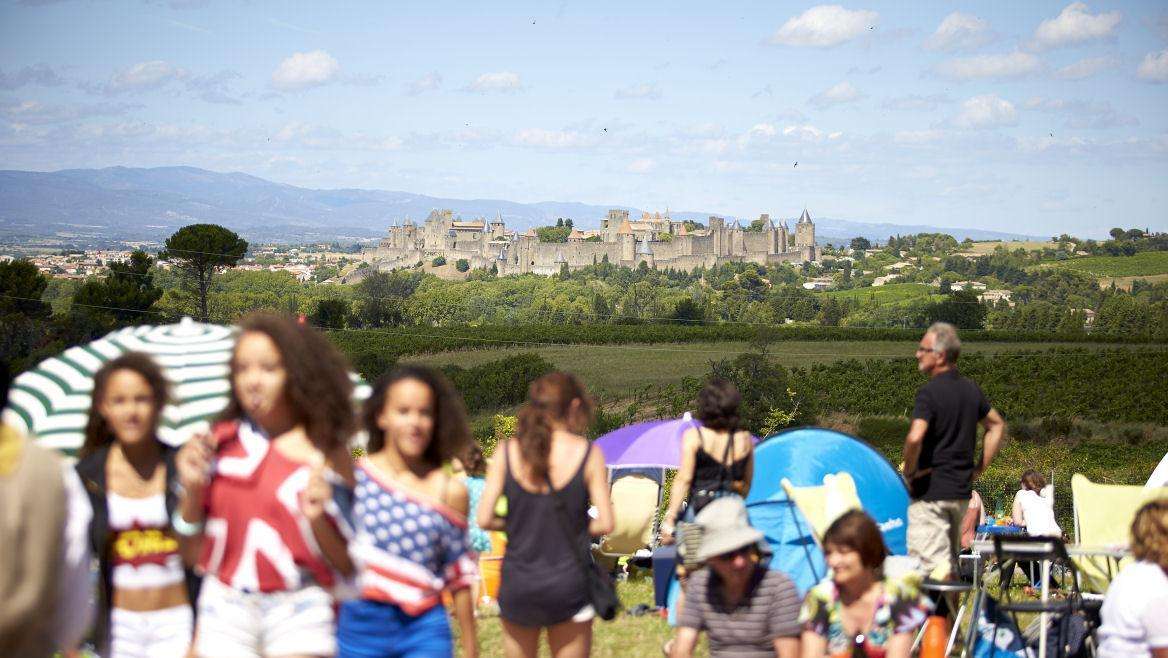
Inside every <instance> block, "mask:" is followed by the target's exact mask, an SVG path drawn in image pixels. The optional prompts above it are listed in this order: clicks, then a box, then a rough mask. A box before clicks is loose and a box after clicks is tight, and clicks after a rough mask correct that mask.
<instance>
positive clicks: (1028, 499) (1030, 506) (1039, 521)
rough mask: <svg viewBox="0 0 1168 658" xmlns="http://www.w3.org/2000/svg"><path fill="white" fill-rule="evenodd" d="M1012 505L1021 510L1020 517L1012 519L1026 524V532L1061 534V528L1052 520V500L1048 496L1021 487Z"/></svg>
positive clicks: (1036, 535) (1047, 534)
mask: <svg viewBox="0 0 1168 658" xmlns="http://www.w3.org/2000/svg"><path fill="white" fill-rule="evenodd" d="M1014 506H1015V507H1018V508H1021V510H1022V518H1021V519H1014V521H1015V522H1018V521H1019V520H1021V521H1022V524H1023V525H1025V526H1026V534H1028V535H1031V536H1033V537H1061V536H1062V534H1063V531H1062V528H1060V527H1059V525H1058V522H1057V521H1055V520H1054V501H1053V500H1051V499H1050V498H1046V497H1043V496H1040V495H1038V494H1037V493H1036V492H1034V491H1030V490H1029V489H1023V490H1021V491H1019V492H1018V493H1017V494H1016V495H1015V496H1014Z"/></svg>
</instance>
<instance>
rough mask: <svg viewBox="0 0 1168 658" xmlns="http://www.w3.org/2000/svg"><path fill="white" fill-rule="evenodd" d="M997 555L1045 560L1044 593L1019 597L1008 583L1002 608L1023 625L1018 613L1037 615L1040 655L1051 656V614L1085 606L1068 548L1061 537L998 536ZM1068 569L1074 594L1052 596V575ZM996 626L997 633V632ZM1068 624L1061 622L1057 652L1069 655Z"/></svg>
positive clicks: (1005, 560)
mask: <svg viewBox="0 0 1168 658" xmlns="http://www.w3.org/2000/svg"><path fill="white" fill-rule="evenodd" d="M993 539H994V555H995V557H996V558H997V560H998V564H1000V565H1006V564H1013V563H1015V562H1019V561H1025V560H1034V561H1038V562H1040V563H1041V565H1042V566H1041V571H1042V578H1043V581H1042V595H1041V598H1040V600H1038V601H1025V600H1016V599H1014V598H1013V596H1012V595H1011V593H1010V588H1009V587H1008V586H1004V587H1002V590H1001V605H999V606H998V607H999V609H1000V610H1002V611H1003V612H1006V613H1007V614H1009V615H1010V617H1011V618H1012V619H1013V620H1014V624H1015V625H1017V626H1018V627H1019V628H1022V624H1021V623H1019V620H1018V616H1019V615H1020V614H1023V613H1025V614H1037V615H1038V616H1039V617H1038V620H1039V623H1038V634H1039V635H1038V656H1039V658H1046V656H1047V655H1048V653H1047V652H1048V649H1049V647H1048V646H1047V626H1048V621H1049V620H1050V615H1058V616H1059V618H1060V620H1061V617H1063V616H1067V615H1070V614H1072V613H1073V612H1075V611H1076V610H1079V609H1081V608H1082V593H1081V592H1080V591H1079V572H1078V570H1077V569H1076V568H1075V563H1074V561H1073V560H1071V558H1070V556H1069V555H1067V547H1066V545H1065V544H1064V543H1063V541H1062V540H1061V539H1058V538H1056V537H1028V536H1025V535H994V538H993ZM1056 567H1059V568H1062V569H1065V570H1066V572H1067V573H1068V575H1069V576H1070V578H1069V581H1070V594H1069V596H1067V597H1066V598H1058V599H1051V598H1050V583H1049V575H1050V572H1051V570H1052V569H1054V568H1056ZM996 630H997V629H996V627H995V632H996ZM1066 631H1067V625H1066V624H1064V623H1059V624H1058V634H1057V637H1058V643H1059V647H1061V649H1059V650H1058V653H1057V654H1055V655H1065V648H1066V644H1067V634H1066Z"/></svg>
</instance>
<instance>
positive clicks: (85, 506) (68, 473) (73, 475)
mask: <svg viewBox="0 0 1168 658" xmlns="http://www.w3.org/2000/svg"><path fill="white" fill-rule="evenodd" d="M61 478H62V481H63V484H64V487H65V501H66V506H67V509H66V512H65V532H64V534H63V535H62V539H63V541H62V542H61V555H60V558H59V560H60V565H61V570H60V576H59V580H58V583H59V584H58V585H57V617H56V624H55V626H56V631H55V633H54V636H55V637H56V639H57V646H58V647H62V648H66V649H72V648H74V647H76V646H77V645H78V644H80V643H81V639H82V638H83V637H84V636H85V631H86V630H87V629H88V628H89V625H90V622H92V621H93V611H94V609H95V605H94V601H93V578H92V576H91V575H90V572H89V562H90V558H91V555H90V550H89V523H90V521H91V520H92V519H93V507H92V506H91V505H90V504H89V496H88V495H86V493H85V485H83V484H81V478H80V477H79V476H78V475H77V471H76V470H75V469H74V468H73V465H72V464H70V463H68V462H66V461H64V460H62V462H61Z"/></svg>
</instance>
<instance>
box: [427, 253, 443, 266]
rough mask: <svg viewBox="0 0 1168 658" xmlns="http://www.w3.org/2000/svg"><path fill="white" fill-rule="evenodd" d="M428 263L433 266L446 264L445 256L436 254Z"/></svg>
mask: <svg viewBox="0 0 1168 658" xmlns="http://www.w3.org/2000/svg"><path fill="white" fill-rule="evenodd" d="M430 264H431V265H433V266H434V267H442V266H443V265H445V264H446V257H445V256H438V257H437V258H435V259H434V260H432V261H430Z"/></svg>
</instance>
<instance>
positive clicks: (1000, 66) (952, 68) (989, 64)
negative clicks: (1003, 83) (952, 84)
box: [936, 51, 1042, 80]
mask: <svg viewBox="0 0 1168 658" xmlns="http://www.w3.org/2000/svg"><path fill="white" fill-rule="evenodd" d="M1041 68H1042V60H1040V59H1038V58H1037V57H1035V56H1034V55H1032V54H1030V53H1024V52H1021V51H1015V52H1012V53H1007V54H1004V55H978V56H977V57H966V58H963V59H951V60H949V61H947V62H942V63H941V64H940V65H938V66H937V68H936V71H937V73H939V74H941V75H943V76H945V77H947V78H954V79H956V80H981V79H1002V78H1020V77H1023V76H1027V75H1031V74H1033V73H1036V72H1038V71H1039V70H1040V69H1041Z"/></svg>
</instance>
